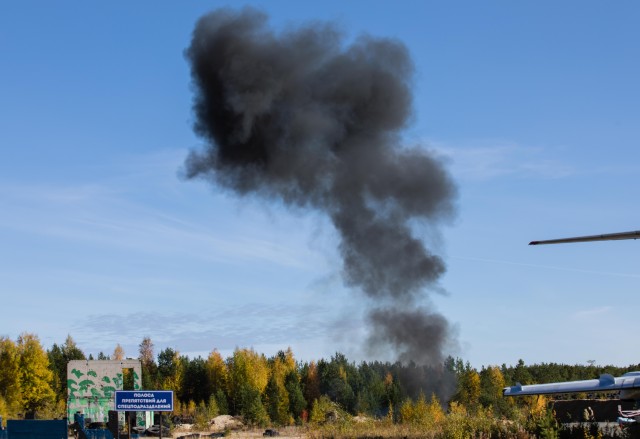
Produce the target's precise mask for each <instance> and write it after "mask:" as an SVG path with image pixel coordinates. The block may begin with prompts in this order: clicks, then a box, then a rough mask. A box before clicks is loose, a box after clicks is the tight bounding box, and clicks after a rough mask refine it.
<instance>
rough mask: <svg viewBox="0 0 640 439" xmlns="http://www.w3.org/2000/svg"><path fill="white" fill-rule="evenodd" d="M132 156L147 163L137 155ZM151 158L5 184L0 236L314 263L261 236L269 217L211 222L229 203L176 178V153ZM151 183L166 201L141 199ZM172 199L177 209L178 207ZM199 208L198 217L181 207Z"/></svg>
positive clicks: (298, 249) (214, 257)
mask: <svg viewBox="0 0 640 439" xmlns="http://www.w3.org/2000/svg"><path fill="white" fill-rule="evenodd" d="M136 160H137V161H139V162H142V163H147V162H146V161H144V160H143V159H141V158H137V159H136ZM163 160H164V161H163ZM149 162H151V164H149V163H147V165H146V166H147V167H146V171H145V170H144V169H145V168H144V166H142V168H143V171H140V169H139V167H138V166H137V165H136V166H133V167H132V168H131V169H132V173H131V174H128V173H127V170H128V169H129V167H130V166H131V164H130V162H126V163H125V164H123V165H122V166H123V167H122V168H118V169H117V170H116V172H114V174H116V175H119V177H115V178H111V179H108V180H103V181H80V182H77V183H66V184H42V183H40V184H32V183H28V182H3V184H2V185H0V205H2V207H3V215H2V216H0V233H1V232H2V229H5V230H13V231H18V232H21V233H23V234H26V235H32V236H48V237H53V238H56V239H59V240H61V241H68V242H76V243H80V242H81V243H86V244H91V245H94V246H97V247H107V248H120V249H123V250H133V251H136V252H143V253H148V254H166V253H167V252H170V253H176V254H179V253H188V254H189V255H190V257H200V258H202V259H203V260H209V261H218V262H219V261H227V262H228V261H232V260H234V259H236V260H239V261H247V260H261V261H265V262H270V263H274V264H278V265H282V266H288V267H296V268H305V267H308V266H309V264H316V263H317V262H318V261H314V258H313V257H312V256H313V255H312V254H311V251H309V250H308V249H307V248H306V247H301V246H297V247H292V246H290V245H288V244H286V243H281V242H276V241H273V240H269V239H265V238H264V237H262V235H261V226H264V223H265V221H268V220H265V219H264V218H258V219H256V218H255V215H254V216H253V217H252V216H247V217H243V216H242V215H240V214H239V215H238V220H237V221H231V222H230V220H229V219H228V215H227V218H226V221H227V223H225V224H220V223H219V222H216V221H217V220H218V219H219V218H215V217H214V218H212V217H211V216H212V215H215V209H216V208H218V209H224V210H233V209H234V208H233V207H232V206H233V205H234V204H233V203H235V201H234V202H231V201H229V200H225V199H224V198H223V197H217V198H216V197H212V196H210V195H209V194H208V193H207V194H202V193H201V192H203V191H204V190H203V189H202V188H200V187H194V185H193V184H187V183H185V182H183V181H180V180H178V178H177V176H176V172H177V169H178V163H177V160H176V156H175V154H165V155H160V157H158V156H157V155H154V156H152V157H151V158H150V159H149ZM157 180H166V186H171V187H172V188H173V189H172V190H173V191H174V193H173V194H172V195H171V200H170V202H167V203H164V202H156V201H155V200H154V199H153V197H150V198H149V197H147V196H146V193H148V192H150V191H155V190H158V187H156V186H155V185H156V183H157ZM160 187H162V186H160ZM194 192H196V194H194ZM207 192H209V191H208V188H207ZM199 195H202V196H203V197H205V201H204V202H203V201H201V200H200V199H198V200H197V201H196V199H195V198H196V196H199ZM190 202H191V203H193V204H189V203H190ZM203 203H205V204H206V205H205V207H202V204H203ZM216 203H218V206H216ZM176 204H179V205H181V206H179V207H182V208H183V209H179V208H176V206H175V205H176ZM197 209H199V210H200V213H202V215H200V216H198V215H195V216H194V215H190V214H189V213H184V212H183V211H184V210H186V211H189V210H191V211H193V210H197ZM178 212H182V213H178ZM207 221H211V223H210V224H208V223H207ZM262 229H264V227H262ZM301 252H302V253H303V254H300V253H301ZM309 261H311V262H309Z"/></svg>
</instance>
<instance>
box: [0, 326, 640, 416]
mask: <svg viewBox="0 0 640 439" xmlns="http://www.w3.org/2000/svg"><path fill="white" fill-rule="evenodd" d="M125 357H126V356H125V352H124V350H123V349H122V347H121V346H120V345H117V346H116V348H115V349H114V351H113V353H111V354H109V355H105V354H104V353H99V354H98V356H97V357H96V358H94V357H93V355H89V356H86V355H85V353H84V352H83V351H82V350H81V349H80V348H79V347H78V346H77V345H76V343H75V341H74V340H73V338H72V337H71V336H68V337H67V339H66V340H65V342H64V343H62V344H60V345H58V344H55V343H54V344H53V346H52V347H51V348H50V349H48V350H45V349H44V348H43V347H42V345H41V343H40V340H39V338H38V337H37V336H36V335H34V334H29V333H23V334H21V335H20V336H19V337H18V338H17V339H16V340H15V341H14V340H11V339H10V338H7V337H1V338H0V415H1V416H2V417H3V419H5V420H6V419H15V418H23V417H32V416H35V417H37V418H56V417H57V418H61V417H64V416H65V415H66V410H65V408H66V398H67V384H66V383H67V376H66V374H67V362H68V361H70V360H86V359H89V360H93V359H96V360H107V359H111V360H122V359H125ZM131 357H133V358H137V359H139V360H140V361H141V364H142V388H143V389H149V390H173V391H174V395H175V401H174V407H175V410H174V414H176V415H179V416H183V417H191V418H192V419H195V418H198V417H200V418H202V417H204V418H206V419H207V420H208V419H211V418H212V417H214V416H216V415H218V414H230V415H234V416H242V417H243V419H244V420H245V422H246V423H249V424H254V425H268V424H271V425H291V424H303V423H306V422H316V421H323V420H324V416H325V415H326V411H327V407H333V408H334V409H335V410H340V411H343V412H344V413H347V414H351V415H364V416H368V417H372V418H378V419H381V418H388V419H391V420H392V421H393V422H410V421H411V419H413V418H415V417H416V416H417V413H420V412H421V411H423V412H424V411H429V410H436V409H437V410H440V409H442V410H443V413H444V412H446V411H447V410H451V409H452V407H453V409H455V410H458V411H459V410H461V409H463V410H464V411H465V413H471V414H473V413H476V412H482V413H485V414H486V413H489V414H491V415H492V416H493V417H495V418H497V419H498V418H502V419H505V418H506V419H511V418H513V417H516V416H518V413H520V412H521V411H522V408H523V406H527V405H529V406H530V405H531V404H536V402H532V400H531V398H503V397H502V389H503V388H504V387H505V386H508V385H513V384H515V383H516V382H520V383H522V384H532V383H546V382H553V381H568V380H582V379H592V378H597V377H598V376H599V375H600V374H601V373H610V374H612V375H614V376H620V375H622V374H624V373H626V372H628V371H631V370H639V369H640V365H631V366H629V367H614V366H605V367H600V366H596V365H594V364H589V365H572V366H570V365H565V364H556V363H543V364H534V365H525V364H524V362H523V361H522V360H520V361H519V362H518V363H517V364H516V365H515V366H507V365H505V364H503V365H501V366H483V367H481V368H480V369H479V370H478V369H476V368H474V367H472V366H471V365H470V364H469V363H468V362H464V361H463V360H462V359H460V358H452V357H449V358H447V359H446V361H445V362H444V364H442V365H437V366H433V367H429V366H419V365H415V364H401V363H389V362H379V361H367V362H361V363H359V364H356V363H355V362H352V361H349V360H348V359H347V358H346V357H345V356H344V355H343V354H340V353H336V354H335V355H333V356H331V358H330V359H321V360H318V361H311V362H300V361H296V359H295V357H294V354H293V352H292V351H291V349H287V350H284V351H280V352H278V353H277V354H276V355H274V356H272V357H266V356H265V355H264V354H261V353H258V352H256V351H254V350H253V349H241V348H238V349H236V350H235V351H234V352H233V354H232V355H231V356H229V357H227V358H223V357H222V355H221V354H220V353H219V352H218V351H217V350H213V351H212V352H211V353H210V354H209V355H208V356H207V357H206V358H202V357H196V358H189V357H188V356H185V355H181V354H180V353H179V352H178V351H176V350H174V349H172V348H165V349H163V350H161V351H160V352H158V353H157V354H156V353H155V352H154V345H153V343H152V341H151V339H150V338H148V337H145V338H144V339H143V340H142V341H141V343H140V345H139V350H138V352H137V353H136V354H135V355H133V356H132V355H129V356H128V358H131ZM537 404H539V401H538V402H537ZM429 407H431V408H429Z"/></svg>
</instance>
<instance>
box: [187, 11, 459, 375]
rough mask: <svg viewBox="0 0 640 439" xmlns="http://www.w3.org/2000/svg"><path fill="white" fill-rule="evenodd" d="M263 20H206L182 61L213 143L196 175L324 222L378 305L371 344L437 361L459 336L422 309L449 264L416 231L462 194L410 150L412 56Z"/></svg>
mask: <svg viewBox="0 0 640 439" xmlns="http://www.w3.org/2000/svg"><path fill="white" fill-rule="evenodd" d="M267 19H268V17H267V16H266V15H265V14H263V13H261V12H259V11H256V10H254V9H243V10H241V11H234V10H228V9H223V10H218V11H215V12H213V13H211V14H209V15H206V16H204V17H202V18H201V19H200V20H199V21H198V23H197V25H196V28H195V30H194V32H193V39H192V41H191V45H190V47H189V48H188V49H187V50H186V57H187V59H188V61H189V62H190V64H191V74H192V80H193V85H194V92H195V95H194V104H193V109H194V113H195V124H194V130H195V132H196V133H197V134H198V135H199V136H201V137H202V138H203V139H204V140H205V143H206V144H205V147H204V150H202V151H194V152H192V153H191V154H190V155H189V156H188V158H187V160H186V163H185V169H186V174H187V176H188V177H189V178H205V179H207V180H209V181H211V182H212V183H213V184H215V185H217V186H218V187H222V188H225V189H228V190H231V191H233V192H235V193H237V194H238V195H246V194H254V195H258V196H261V197H264V198H266V199H273V200H279V201H282V202H284V203H285V204H286V205H289V206H292V207H293V206H295V207H302V208H309V209H314V210H317V211H320V212H322V213H324V214H326V215H328V217H329V218H330V219H331V221H332V223H333V225H334V226H335V228H336V230H337V231H338V232H339V235H340V244H339V249H340V253H341V255H342V258H343V277H344V280H345V283H346V284H347V285H348V286H349V287H351V288H353V289H354V290H359V291H361V292H363V293H364V294H365V295H366V296H367V297H368V298H369V299H370V300H369V301H367V303H368V304H369V305H368V306H369V309H370V311H369V316H368V319H367V321H368V322H369V323H370V324H371V337H370V339H369V343H371V344H372V345H373V346H375V345H382V346H387V347H388V346H391V347H392V348H393V349H394V350H395V352H396V353H397V354H398V356H399V358H400V359H401V360H403V361H409V360H413V361H414V362H416V363H418V364H425V365H434V364H438V363H440V364H441V363H442V360H443V357H442V356H443V348H444V347H445V346H446V345H447V343H449V342H450V339H451V337H452V332H451V328H450V325H449V323H448V322H447V320H446V319H445V318H444V317H443V316H442V315H440V314H438V313H437V312H435V311H433V310H429V309H425V308H421V307H417V306H416V305H417V304H420V305H422V306H424V304H423V303H421V299H424V298H425V296H426V295H427V294H428V291H429V290H430V287H433V286H435V285H436V283H437V281H438V279H439V277H440V276H441V275H442V274H443V273H444V271H445V264H444V262H443V261H442V259H441V258H440V257H439V256H437V255H435V254H432V253H431V252H430V251H429V250H428V249H427V248H426V247H425V245H424V243H423V242H422V241H421V240H420V239H419V238H417V237H416V236H414V233H413V232H412V228H413V227H415V224H416V223H418V224H420V226H421V227H428V228H430V229H431V230H436V229H435V228H436V227H437V225H438V224H440V223H441V221H443V220H446V219H449V218H450V217H451V216H452V214H453V212H454V201H455V195H456V189H455V185H454V184H453V182H452V180H451V178H450V177H449V175H448V173H447V172H446V170H445V169H444V168H443V166H442V164H441V163H440V162H439V161H438V160H437V159H436V158H434V157H433V156H431V155H429V154H428V153H427V152H426V151H425V150H424V149H423V148H420V147H412V148H408V147H405V146H404V145H402V142H401V133H402V131H403V130H404V129H405V128H407V126H408V123H409V122H410V121H411V118H412V116H413V106H412V93H411V89H412V76H413V70H414V67H413V63H412V61H411V58H410V56H409V53H408V50H407V48H406V47H405V46H404V45H403V44H402V43H401V42H399V41H397V40H392V39H384V38H373V37H371V36H360V37H359V38H357V39H356V40H355V41H353V42H352V43H350V44H346V43H345V41H344V37H343V35H342V34H341V32H340V31H339V30H338V29H336V28H335V27H334V26H333V25H331V24H325V23H313V24H310V25H306V26H302V27H297V28H288V29H287V30H285V31H282V32H280V33H276V32H274V31H272V30H270V29H269V28H268V26H267V25H268V23H267ZM436 231H437V230H436Z"/></svg>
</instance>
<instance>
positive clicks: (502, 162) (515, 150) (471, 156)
mask: <svg viewBox="0 0 640 439" xmlns="http://www.w3.org/2000/svg"><path fill="white" fill-rule="evenodd" d="M428 144H429V145H430V146H431V147H432V148H433V149H434V151H435V152H436V154H438V155H441V156H443V158H444V159H445V161H447V162H449V163H450V165H451V168H452V172H453V174H454V176H455V177H456V178H459V179H463V180H490V179H495V178H502V177H512V176H518V177H525V178H545V179H556V178H564V177H567V176H570V175H573V174H575V173H576V172H577V170H576V169H575V167H574V166H573V165H570V164H567V163H564V162H562V161H561V160H559V159H556V158H553V157H549V153H548V151H547V150H545V149H544V148H538V147H527V146H522V145H517V144H515V143H511V142H505V141H478V142H465V143H462V144H458V145H455V146H453V145H449V144H445V143H442V142H438V141H429V142H428Z"/></svg>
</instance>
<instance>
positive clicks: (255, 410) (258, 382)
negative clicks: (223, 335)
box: [227, 349, 269, 425]
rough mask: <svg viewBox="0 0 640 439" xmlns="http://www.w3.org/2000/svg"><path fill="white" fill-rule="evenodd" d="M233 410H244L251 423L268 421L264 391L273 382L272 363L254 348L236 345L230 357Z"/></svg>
mask: <svg viewBox="0 0 640 439" xmlns="http://www.w3.org/2000/svg"><path fill="white" fill-rule="evenodd" d="M227 366H228V368H229V396H230V400H231V404H232V407H230V409H231V411H232V412H234V413H239V414H242V415H243V416H244V418H245V421H247V422H248V423H250V424H255V425H264V424H266V423H267V422H268V415H267V411H266V409H265V407H264V405H263V401H262V394H263V393H264V390H265V388H266V387H267V383H268V382H269V365H268V362H267V359H266V357H265V356H264V355H260V354H258V353H256V352H255V351H254V350H253V349H236V350H235V351H234V352H233V356H231V357H230V358H229V359H228V360H227Z"/></svg>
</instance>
